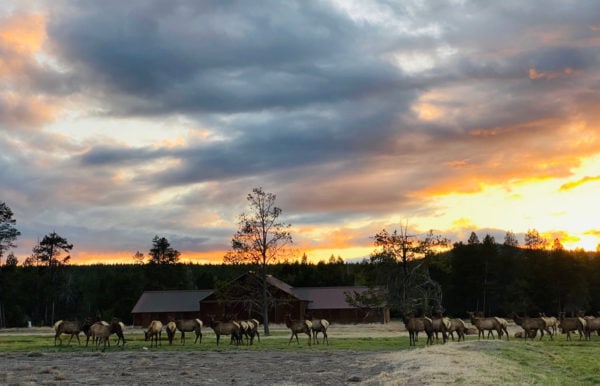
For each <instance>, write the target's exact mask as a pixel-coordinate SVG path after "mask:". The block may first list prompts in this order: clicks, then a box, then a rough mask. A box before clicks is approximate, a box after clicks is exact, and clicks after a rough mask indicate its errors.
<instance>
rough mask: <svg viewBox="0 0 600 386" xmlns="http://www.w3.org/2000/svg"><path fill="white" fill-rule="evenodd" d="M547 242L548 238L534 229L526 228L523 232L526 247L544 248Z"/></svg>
mask: <svg viewBox="0 0 600 386" xmlns="http://www.w3.org/2000/svg"><path fill="white" fill-rule="evenodd" d="M547 244H548V240H546V239H545V238H544V237H542V236H541V235H540V232H538V231H537V230H536V229H528V230H527V233H525V246H526V247H527V249H533V250H540V249H545V248H546V245H547Z"/></svg>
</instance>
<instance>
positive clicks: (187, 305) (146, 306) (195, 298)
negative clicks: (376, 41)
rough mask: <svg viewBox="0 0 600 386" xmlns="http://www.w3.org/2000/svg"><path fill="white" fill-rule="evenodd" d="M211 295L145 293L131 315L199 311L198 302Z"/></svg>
mask: <svg viewBox="0 0 600 386" xmlns="http://www.w3.org/2000/svg"><path fill="white" fill-rule="evenodd" d="M212 293H213V290H189V291H145V292H144V293H143V294H142V296H140V298H139V299H138V301H137V303H136V304H135V306H134V307H133V310H132V311H131V313H132V314H139V313H145V312H194V311H199V310H200V301H201V300H202V299H204V298H206V297H207V296H209V295H210V294H212Z"/></svg>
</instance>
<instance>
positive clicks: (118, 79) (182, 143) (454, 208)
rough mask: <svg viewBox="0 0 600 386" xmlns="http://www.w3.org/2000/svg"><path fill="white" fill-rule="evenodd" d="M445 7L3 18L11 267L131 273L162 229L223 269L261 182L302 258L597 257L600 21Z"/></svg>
mask: <svg viewBox="0 0 600 386" xmlns="http://www.w3.org/2000/svg"><path fill="white" fill-rule="evenodd" d="M442 3H443V6H436V5H433V4H428V3H427V2H425V3H424V2H420V1H406V2H401V3H389V2H379V1H377V0H373V1H360V2H358V1H356V2H355V1H337V0H336V1H318V2H312V1H307V2H304V1H303V2H273V3H269V4H268V5H260V4H259V5H257V4H254V3H252V2H233V3H226V4H220V5H219V6H212V5H210V4H202V5H201V4H200V3H198V4H196V3H194V2H191V3H189V2H178V1H176V2H174V3H173V4H171V3H169V5H164V4H163V5H162V6H158V5H157V4H154V3H151V2H150V3H149V2H144V1H137V0H134V1H130V2H120V3H119V2H109V3H106V2H71V3H66V2H48V1H42V0H34V1H27V2H13V1H9V2H8V3H7V4H3V5H0V52H1V55H0V84H2V87H1V88H0V134H1V135H0V150H1V154H0V181H1V183H0V202H5V203H6V204H7V205H8V206H9V207H10V208H11V209H12V210H13V212H14V214H15V219H16V221H17V224H16V226H17V228H18V229H19V230H20V231H21V233H22V236H21V237H20V238H19V239H18V240H17V244H18V247H17V248H16V249H15V250H14V253H15V255H16V256H17V258H18V259H19V261H23V260H24V259H25V258H26V257H27V256H29V255H30V254H31V251H32V248H33V247H34V245H35V244H36V242H37V241H38V240H40V239H41V238H43V236H44V235H46V234H48V233H49V232H52V231H56V232H57V233H58V234H60V235H61V236H63V237H65V238H66V239H67V240H68V241H69V242H71V243H73V244H74V249H73V251H72V263H74V264H86V263H89V264H91V263H111V264H112V263H131V262H133V255H134V253H135V252H136V251H140V252H142V253H144V254H147V252H148V250H149V249H150V247H151V240H152V238H153V237H154V236H155V235H159V236H164V237H166V238H167V239H168V240H169V242H170V243H171V245H172V247H173V248H175V249H177V250H179V251H180V252H182V254H181V261H182V262H194V263H220V262H221V261H222V258H223V255H224V254H225V253H226V252H227V250H228V249H229V247H230V243H231V238H232V236H233V235H234V233H235V232H236V230H237V225H238V216H239V215H240V214H241V213H242V212H244V211H245V210H246V209H247V205H246V204H247V202H246V195H247V194H248V193H250V192H251V191H252V188H254V187H262V188H263V189H264V190H265V191H267V192H272V193H274V194H276V195H277V205H278V206H279V207H280V208H282V210H283V213H282V218H281V219H282V221H283V222H286V223H290V224H291V225H292V236H293V239H294V255H293V256H292V257H291V259H300V258H301V256H302V255H303V254H304V253H306V255H307V256H308V258H309V260H310V261H312V262H318V261H322V260H324V261H327V260H328V259H329V257H330V256H331V255H333V256H335V257H336V258H337V257H338V256H340V257H342V258H343V259H345V260H352V261H356V260H360V259H362V258H368V257H369V255H370V254H371V253H372V252H373V251H374V249H375V248H374V245H373V239H372V237H373V236H374V235H375V234H376V233H377V232H379V231H381V230H382V229H388V230H394V229H399V228H400V227H402V226H408V227H409V229H410V232H411V234H414V235H416V236H421V235H425V234H426V232H428V231H429V230H430V229H431V230H434V232H435V233H436V234H440V235H442V236H444V237H447V238H449V239H450V240H451V241H452V242H457V241H463V242H464V241H466V240H467V239H468V237H469V235H470V233H471V232H476V233H477V234H478V236H479V238H480V239H483V237H484V236H485V235H486V234H489V235H492V236H494V237H495V239H496V241H497V242H500V243H501V242H502V241H503V238H504V235H505V234H506V232H507V231H512V232H514V233H515V235H516V236H517V239H518V240H519V242H520V243H523V242H524V235H525V234H526V232H527V231H528V230H531V229H536V230H538V231H539V232H540V234H541V235H542V236H543V237H545V238H546V239H547V240H548V241H549V245H551V244H552V242H553V240H554V239H558V240H559V241H560V242H561V243H562V245H563V246H564V247H565V248H567V249H576V248H583V249H585V250H589V251H596V249H597V246H598V244H599V243H600V206H598V205H597V203H596V202H597V192H598V191H599V189H600V126H599V124H598V122H600V93H599V91H598V87H597V84H599V80H600V66H599V63H598V62H599V61H600V56H599V55H598V54H597V51H598V46H599V45H600V27H598V16H600V15H599V14H598V12H599V11H598V10H597V8H598V7H597V6H595V4H591V3H590V4H587V3H586V4H581V3H576V4H572V3H568V4H566V3H564V2H560V1H550V3H544V7H539V5H538V6H536V4H535V3H523V2H513V1H508V2H492V3H489V4H486V5H485V6H484V5H482V4H480V3H477V2H475V3H473V2H451V1H450V2H442ZM265 20H267V21H268V23H265V22H264V21H265Z"/></svg>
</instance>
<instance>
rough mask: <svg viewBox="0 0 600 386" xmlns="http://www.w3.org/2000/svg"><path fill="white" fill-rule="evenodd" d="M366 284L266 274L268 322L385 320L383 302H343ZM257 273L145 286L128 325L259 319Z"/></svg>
mask: <svg viewBox="0 0 600 386" xmlns="http://www.w3.org/2000/svg"><path fill="white" fill-rule="evenodd" d="M365 291H368V288H367V287H361V286H345V287H292V286H291V285H289V284H288V283H285V282H283V281H282V280H279V279H278V278H276V277H274V276H271V275H268V276H267V293H268V297H269V299H270V302H269V303H270V307H269V322H270V323H284V322H285V317H286V316H287V315H288V314H290V315H291V316H292V318H305V317H308V316H310V317H315V318H325V319H327V320H329V321H330V322H331V323H340V324H351V323H388V322H389V321H390V311H389V308H388V307H386V306H385V305H384V304H381V305H378V306H375V307H356V306H353V305H351V304H349V303H348V302H347V299H346V294H353V293H364V292H365ZM261 294H262V286H261V281H260V280H259V278H258V275H255V274H254V273H253V272H248V273H246V274H244V275H241V276H240V277H238V278H237V279H235V280H233V281H231V282H230V283H228V284H227V285H225V286H223V287H222V288H218V289H214V290H200V291H146V292H144V293H143V294H142V295H141V296H140V299H139V300H138V302H137V303H136V305H135V307H134V308H133V310H132V314H133V323H134V325H141V326H144V325H148V324H149V323H150V320H152V319H158V320H161V321H162V322H163V323H165V322H167V321H168V320H169V318H200V319H202V320H207V319H208V318H209V317H210V316H215V317H216V318H223V319H229V318H238V319H249V318H256V319H258V320H260V321H261V322H262V310H261V309H260V306H259V305H258V303H257V302H256V301H255V300H256V299H261Z"/></svg>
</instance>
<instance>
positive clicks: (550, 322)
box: [540, 312, 558, 335]
mask: <svg viewBox="0 0 600 386" xmlns="http://www.w3.org/2000/svg"><path fill="white" fill-rule="evenodd" d="M540 318H542V320H543V321H544V323H546V327H547V328H548V329H550V330H551V331H552V335H556V331H557V329H558V319H556V318H555V317H554V316H546V314H544V313H543V312H540Z"/></svg>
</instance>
